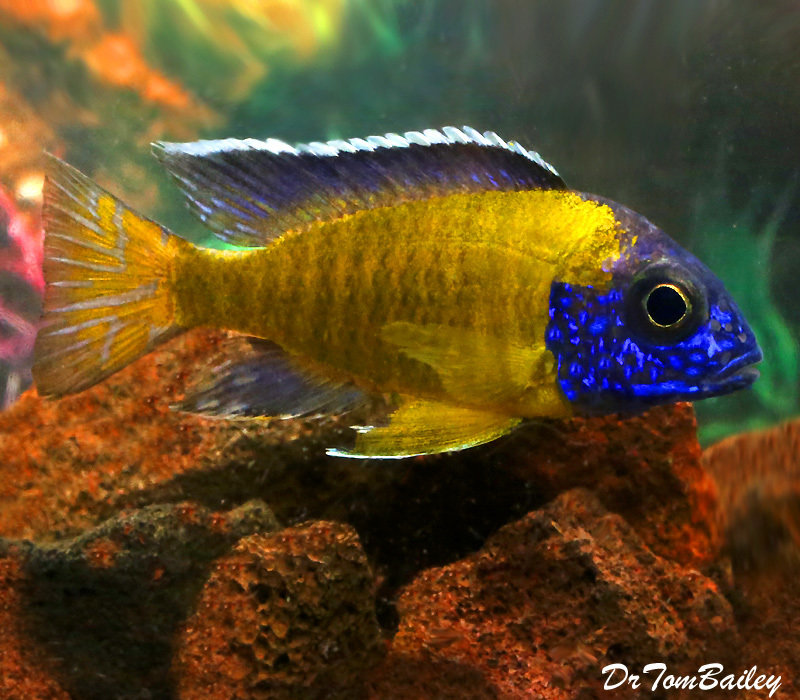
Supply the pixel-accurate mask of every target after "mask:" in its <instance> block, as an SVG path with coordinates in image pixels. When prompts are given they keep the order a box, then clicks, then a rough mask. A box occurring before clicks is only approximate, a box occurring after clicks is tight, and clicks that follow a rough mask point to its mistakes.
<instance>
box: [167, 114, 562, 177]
mask: <svg viewBox="0 0 800 700" xmlns="http://www.w3.org/2000/svg"><path fill="white" fill-rule="evenodd" d="M457 143H462V144H468V143H472V144H476V145H478V146H484V147H486V148H502V149H504V150H506V151H511V152H513V153H517V154H519V155H521V156H524V157H525V158H527V159H528V160H531V161H533V162H534V163H536V164H537V165H539V166H541V167H543V168H546V169H547V170H549V171H550V172H551V173H553V175H556V176H558V171H557V170H556V169H555V168H554V167H553V166H552V165H550V163H548V162H547V161H546V160H544V158H542V157H541V156H540V155H539V154H538V153H537V152H536V151H532V150H528V149H526V148H524V147H523V146H521V145H520V144H519V143H518V142H517V141H504V140H503V139H502V138H500V137H499V136H498V135H497V134H496V133H495V132H494V131H484V132H483V133H480V132H479V131H478V130H477V129H473V128H472V127H471V126H463V127H462V128H461V129H458V128H456V127H454V126H444V127H442V128H441V129H438V130H437V129H425V130H424V131H406V132H405V133H403V134H396V133H388V134H384V135H383V136H368V137H367V138H365V139H364V138H352V139H347V140H344V139H334V140H332V141H325V142H322V141H312V142H311V143H299V144H297V145H295V146H291V145H290V144H288V143H286V142H285V141H281V140H279V139H272V138H270V139H266V140H263V141H262V140H259V139H234V138H227V139H213V140H201V141H193V142H190V143H168V142H159V143H158V146H159V148H162V149H163V150H164V152H165V153H168V154H175V153H180V154H184V155H190V156H207V155H211V154H213V153H218V152H221V151H233V150H258V151H269V152H270V153H273V154H275V155H280V154H283V153H287V154H289V155H299V154H301V153H310V154H312V155H315V156H320V157H333V156H337V155H339V154H340V153H355V152H356V151H374V150H375V149H376V148H408V147H409V146H411V145H412V144H413V145H417V146H431V145H433V144H457Z"/></svg>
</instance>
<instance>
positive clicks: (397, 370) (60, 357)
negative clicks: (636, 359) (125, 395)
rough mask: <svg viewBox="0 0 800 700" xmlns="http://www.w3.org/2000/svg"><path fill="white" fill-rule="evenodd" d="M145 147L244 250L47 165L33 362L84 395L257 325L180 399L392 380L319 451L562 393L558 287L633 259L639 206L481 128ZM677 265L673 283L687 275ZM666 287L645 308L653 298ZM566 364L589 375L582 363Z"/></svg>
mask: <svg viewBox="0 0 800 700" xmlns="http://www.w3.org/2000/svg"><path fill="white" fill-rule="evenodd" d="M397 154H399V155H397ZM157 155H158V156H159V157H160V158H161V159H162V160H163V161H164V162H165V164H166V166H167V168H168V169H169V170H170V171H171V172H172V174H173V175H174V176H175V177H176V179H177V180H178V182H179V184H180V185H181V186H182V188H183V189H184V192H185V193H186V194H187V197H188V198H189V203H190V206H191V207H192V208H193V210H194V211H195V212H196V213H198V214H199V215H200V216H201V218H202V219H203V220H204V221H205V222H206V223H207V224H208V225H209V226H210V227H211V228H212V229H213V230H214V231H215V232H216V233H218V234H219V235H220V236H221V237H222V238H224V239H226V240H228V241H231V242H233V243H238V244H240V245H245V246H247V248H246V249H244V250H225V251H220V250H215V249H208V248H200V247H197V246H194V245H192V244H191V243H189V242H187V241H185V240H184V239H181V238H179V237H177V236H175V235H173V234H171V233H170V232H169V231H167V230H166V229H165V228H163V227H161V226H159V225H158V224H156V223H154V222H151V221H149V220H147V219H145V218H143V217H141V216H139V215H138V214H136V213H134V212H132V211H131V210H129V209H128V208H127V207H125V205H124V204H122V203H121V202H120V201H119V200H117V199H115V198H114V197H113V196H112V195H110V194H108V193H107V192H104V191H102V190H101V189H99V188H98V187H97V186H96V185H95V184H94V183H92V182H91V181H90V180H89V179H88V178H86V177H85V176H83V175H81V174H80V173H78V172H77V171H75V170H74V169H72V168H70V167H69V166H67V165H66V164H64V163H62V162H60V161H55V162H54V164H53V168H52V172H51V174H50V175H49V176H48V180H47V187H46V199H45V225H46V250H45V270H44V272H45V278H46V281H47V291H46V299H45V324H44V327H43V330H42V331H41V332H40V334H39V337H38V339H37V347H36V363H35V366H34V375H35V379H36V382H37V386H38V389H39V391H40V392H41V393H43V394H50V395H61V394H65V393H70V392H75V391H81V390H83V389H85V388H87V387H88V386H91V385H92V384H94V383H96V382H98V381H100V380H101V379H103V378H104V377H106V376H108V375H109V374H111V373H113V372H115V371H117V370H118V369H120V368H122V367H124V366H125V365H127V364H128V363H129V362H131V361H133V360H134V359H136V358H137V357H139V356H141V355H142V354H145V353H147V352H149V351H150V350H151V349H152V348H154V347H155V346H156V345H158V344H159V343H160V342H162V341H164V340H166V339H167V338H169V337H172V336H173V335H175V334H176V333H179V332H181V331H183V330H186V329H189V328H192V327H196V326H211V327H218V328H225V329H229V330H233V331H237V332H239V333H242V334H245V335H246V336H249V337H251V338H252V339H253V341H252V343H251V344H250V349H249V351H248V352H246V353H238V354H237V355H236V356H233V357H231V358H230V360H229V362H228V364H227V365H226V367H225V370H224V371H223V372H221V373H220V374H218V376H216V377H215V378H214V379H213V381H211V382H208V383H206V385H205V386H204V387H201V389H200V390H199V391H198V392H196V393H195V395H194V396H191V397H189V398H188V399H187V400H186V402H185V404H184V408H186V409H187V410H193V411H197V412H201V413H206V414H211V415H221V416H260V415H266V416H279V417H288V416H296V415H306V414H319V413H331V412H340V411H342V410H345V409H347V408H349V407H350V406H352V405H353V404H354V403H357V402H358V401H359V399H360V398H361V397H362V396H363V395H365V394H372V393H386V392H392V393H393V394H395V395H396V396H398V397H399V404H400V405H399V408H398V409H397V410H396V411H395V412H394V413H393V414H392V417H391V421H390V423H389V425H388V426H384V427H367V428H359V429H358V430H359V431H360V432H359V434H358V436H357V440H356V445H355V447H354V449H353V450H351V451H349V452H347V451H339V450H331V453H333V454H339V455H346V456H366V457H404V456H409V455H416V454H426V453H433V452H442V451H450V450H456V449H462V448H465V447H469V446H472V445H476V444H480V443H482V442H486V441H488V440H492V439H494V438H496V437H498V436H500V435H502V434H504V433H506V432H508V431H510V430H511V429H513V427H514V426H515V425H517V424H518V423H519V422H520V420H521V419H523V418H528V417H533V416H550V417H563V416H568V415H571V414H572V413H573V412H574V411H575V410H576V408H577V409H580V407H581V400H582V399H583V403H584V404H585V403H586V400H585V397H583V396H581V397H578V396H577V394H578V393H579V392H576V391H575V390H574V389H572V388H571V387H572V384H570V383H569V382H570V381H571V380H570V378H569V377H570V372H571V373H572V375H575V368H574V366H573V365H574V362H570V363H569V366H566V364H565V363H566V358H567V357H568V351H574V349H575V348H576V347H578V346H579V345H580V342H584V344H585V341H584V340H583V339H582V338H580V339H579V340H580V342H575V339H574V338H570V339H569V340H568V341H565V342H561V341H559V339H558V338H556V336H558V335H559V334H561V335H563V333H562V332H561V330H560V328H561V327H563V329H564V331H565V332H566V333H567V334H569V333H570V330H569V329H571V328H572V327H573V326H576V325H579V322H578V321H577V320H576V321H575V322H573V321H571V320H570V319H571V316H569V314H570V313H571V311H569V310H568V309H571V308H572V301H573V300H574V299H575V298H576V296H575V295H576V294H578V295H579V296H580V295H581V294H583V295H585V292H574V293H573V290H592V292H596V293H597V294H602V293H606V294H608V293H609V292H610V290H612V289H613V288H614V284H615V279H616V278H619V277H620V276H622V277H625V275H628V277H630V279H627V278H625V279H624V280H623V282H624V284H625V285H626V286H628V285H630V284H632V280H633V279H634V277H635V276H636V274H639V272H640V270H639V268H640V267H641V265H640V263H641V262H642V261H640V260H639V256H636V255H634V254H632V252H631V251H634V250H635V249H636V244H637V237H638V231H639V228H642V226H643V224H641V225H640V222H639V221H638V220H632V221H633V224H635V225H631V221H629V220H628V219H630V218H631V215H632V212H629V210H625V209H624V208H622V207H619V208H617V211H615V208H614V203H608V202H605V201H603V200H600V199H598V198H589V197H588V196H586V195H582V194H580V193H576V192H573V191H570V190H567V189H566V188H565V187H564V186H563V183H562V182H561V181H560V178H558V176H557V175H556V174H555V171H554V170H553V169H552V168H551V167H550V166H548V165H547V164H546V163H544V162H543V161H541V159H540V158H539V156H538V155H537V154H535V153H532V152H528V151H525V150H524V149H522V148H521V147H519V146H517V145H516V144H513V143H511V144H507V143H505V142H503V141H502V140H501V139H499V137H496V135H494V134H489V133H487V134H486V135H480V134H477V132H474V131H472V130H469V129H467V128H465V129H464V130H463V131H461V130H453V129H450V130H449V131H448V130H444V131H443V132H435V131H430V130H429V131H427V132H423V133H419V132H410V133H409V134H406V135H404V136H403V137H399V136H397V135H391V134H390V135H387V136H386V137H373V140H372V141H369V140H367V141H362V140H360V139H353V140H351V141H349V142H345V141H340V142H330V143H328V144H311V145H309V146H305V147H299V148H298V149H294V148H292V147H289V146H287V145H286V144H283V143H282V142H277V141H274V140H270V141H266V142H255V141H246V142H242V141H233V140H227V141H221V142H199V143H197V144H185V145H182V144H163V145H158V146H157ZM443 161H444V162H445V165H442V163H443ZM331 164H335V167H334V168H332V167H331ZM476 173H477V176H476ZM398 183H399V184H398ZM620 219H622V220H623V221H621V220H620ZM642 221H644V222H645V223H647V224H648V225H649V222H646V220H644V219H642ZM650 226H652V225H650ZM646 238H647V239H648V241H650V246H649V248H648V247H646V246H645V247H644V248H643V250H645V249H646V252H647V254H648V256H649V257H647V259H646V260H644V263H646V265H645V267H647V265H652V263H653V261H654V260H656V259H658V260H661V258H662V257H663V256H664V248H665V246H667V247H669V246H670V245H671V246H673V247H674V248H676V250H678V253H677V254H672V256H671V257H672V258H675V259H677V258H681V253H684V254H685V251H680V250H679V249H677V247H676V246H674V244H672V243H671V241H669V239H666V237H665V236H664V237H663V238H664V239H666V240H667V241H668V243H664V242H663V241H661V239H660V238H658V236H653V235H652V234H649V235H647V236H646ZM651 249H653V250H655V251H656V252H657V253H658V255H654V253H653V250H651ZM667 252H668V253H669V252H670V251H667ZM685 255H688V254H685ZM628 268H630V269H628ZM688 269H689V270H690V271H689V272H688V273H687V274H689V275H690V277H691V276H692V275H694V276H693V277H691V279H689V280H688V281H686V285H687V288H688V285H689V284H690V283H692V284H694V285H695V286H696V283H695V282H694V280H695V278H696V277H697V273H696V272H692V271H691V266H689V268H688ZM709 274H710V273H709ZM615 275H616V278H615ZM617 281H619V280H617ZM665 284H666V283H662V287H665ZM670 284H671V281H670ZM645 286H646V285H645ZM673 286H674V285H673ZM712 286H713V285H712ZM662 287H659V288H658V289H661V288H662ZM564 289H567V290H569V294H568V295H567V297H566V299H567V301H568V302H569V304H564V303H563V299H562V298H561V297H559V299H561V301H560V302H559V306H558V309H554V307H553V303H554V302H553V300H554V298H555V297H556V296H558V294H557V293H556V292H557V291H558V290H564ZM648 289H649V288H648ZM654 289H655V288H654ZM679 290H680V288H679ZM645 291H647V290H645ZM648 293H649V296H648V300H647V302H646V304H648V303H650V302H649V300H650V299H651V298H652V297H653V291H652V290H650V291H649V292H648ZM658 294H659V295H660V296H663V295H665V294H666V295H667V296H668V293H667V292H664V291H663V290H662V291H659V292H658ZM582 299H583V296H581V300H582ZM669 301H670V300H669V299H667V302H665V303H660V305H659V306H658V307H656V306H655V303H654V313H655V311H658V312H659V314H661V316H664V315H665V314H667V315H668V312H670V310H671V307H669V303H668V302H669ZM672 302H673V304H674V302H675V300H674V299H672ZM581 304H583V302H582V301H581V303H580V304H578V305H579V306H580V305H581ZM706 306H708V304H706ZM661 307H663V308H661ZM586 308H589V306H586ZM726 308H729V305H728V307H726ZM565 309H566V310H565ZM560 313H563V314H566V315H564V316H563V318H562V317H560V316H559V314H560ZM586 313H587V312H586V310H585V308H582V309H581V310H579V311H577V314H578V315H577V316H576V319H582V318H583V316H584V315H586ZM644 313H645V315H647V314H649V313H650V311H649V310H648V308H647V306H646V305H645V311H644ZM703 313H706V314H711V311H710V310H706V311H705V312H703ZM604 314H605V312H604ZM607 315H608V314H605V315H603V314H599V315H598V314H597V313H593V314H592V318H591V319H589V317H588V316H586V318H585V319H584V320H583V321H581V323H583V324H584V325H586V326H587V328H588V327H589V326H588V325H587V324H588V323H589V321H591V322H592V323H593V324H594V325H591V328H600V327H601V326H604V323H605V326H604V328H603V330H602V332H601V333H599V335H600V337H601V340H600V343H601V346H602V345H603V343H602V337H603V335H604V334H605V333H606V330H607V329H608V326H609V324H608V323H606V322H605V321H604V319H606V316H607ZM661 316H659V317H658V319H657V320H659V321H663V320H665V318H661ZM635 320H636V319H635V318H632V319H631V324H632V325H633V324H634V322H635ZM666 320H670V319H668V318H667V319H666ZM710 320H711V318H710V315H709V316H708V318H705V319H701V321H705V322H706V325H707V324H708V322H710ZM606 321H607V319H606ZM682 322H683V321H682ZM559 323H561V326H559ZM612 325H615V326H616V327H618V326H620V324H619V323H617V322H615V324H612ZM621 325H622V326H623V331H624V332H626V329H625V327H624V324H621ZM655 325H657V326H658V327H659V329H661V328H663V327H664V324H661V323H657V324H655ZM740 325H741V324H740ZM737 328H739V326H737ZM667 330H669V328H668V325H667ZM613 332H614V333H616V335H614V336H613V338H612V337H611V336H609V338H608V340H609V341H611V340H615V339H618V337H619V332H618V331H613ZM741 333H744V334H745V335H746V333H747V331H746V330H742V331H741ZM588 335H590V334H588V333H587V337H588ZM751 335H752V334H751ZM256 339H259V340H256ZM266 341H268V342H266ZM681 342H683V343H684V344H685V343H686V340H685V339H682V341H681ZM753 343H754V341H753ZM642 344H643V343H642V341H641V340H640V341H639V345H638V346H637V348H638V349H639V350H640V351H641V347H640V346H641V345H642ZM742 344H743V345H746V343H744V341H742ZM562 345H565V346H567V348H568V350H564V349H560V348H562ZM755 347H756V350H757V346H755ZM626 352H630V349H628V350H627V351H626ZM748 352H750V355H749V356H748V359H749V361H750V362H752V361H754V359H756V358H755V357H754V355H753V352H752V351H751V350H748ZM589 354H592V355H593V354H594V352H591V353H589ZM640 354H641V353H640ZM740 354H747V353H746V352H744V351H743V352H742V353H740ZM606 359H607V358H606ZM615 359H619V358H615ZM654 359H657V358H654ZM663 364H664V363H663V362H662V365H663ZM672 364H675V361H674V360H672ZM747 364H749V362H748V363H747ZM589 365H591V362H590V363H589ZM598 366H599V365H598ZM579 369H581V371H583V372H585V373H589V372H592V374H591V377H592V381H595V382H596V383H598V386H600V381H601V380H600V378H599V374H597V373H599V370H598V371H597V373H595V371H594V370H593V369H592V367H591V366H584V365H583V364H582V365H581V367H580V368H579ZM643 371H644V370H643ZM595 374H597V377H598V378H595ZM562 375H564V376H562ZM609 376H610V375H609ZM573 379H574V376H573ZM749 381H751V379H750V380H749ZM581 382H582V384H580V385H579V386H581V387H583V386H584V385H585V386H586V387H588V386H589V385H588V384H587V381H586V378H585V377H584V378H582V379H581ZM606 383H607V384H608V387H607V388H608V389H609V390H612V391H613V387H611V382H610V381H607V382H606ZM673 383H674V382H673ZM739 383H740V384H741V380H740V382H739ZM662 384H663V382H662ZM722 384H725V382H722ZM659 386H660V384H659ZM737 386H738V385H737ZM724 390H726V388H725V387H723V388H717V390H716V393H722V391H724ZM573 393H574V394H576V395H575V396H573V395H572V394H573ZM584 393H586V392H584ZM600 393H602V392H600ZM617 393H618V394H619V391H618V392H617ZM644 393H645V394H646V393H647V391H645V392H644ZM673 393H674V392H673ZM622 394H623V396H624V388H623V392H622ZM576 398H577V399H579V400H576ZM631 398H633V396H632V397H631ZM658 398H659V399H660V398H661V396H660V395H659V397H658ZM670 398H672V396H671V395H670V396H669V397H668V399H667V400H669V399H670ZM592 400H595V399H592ZM595 402H596V401H595ZM631 403H634V402H631ZM612 408H617V406H612Z"/></svg>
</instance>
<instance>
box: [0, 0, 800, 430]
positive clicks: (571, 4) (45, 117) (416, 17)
mask: <svg viewBox="0 0 800 700" xmlns="http://www.w3.org/2000/svg"><path fill="white" fill-rule="evenodd" d="M798 114H800V6H798V4H797V3H796V2H789V1H788V0H784V1H771V2H758V3H754V2H749V3H743V2H740V1H738V0H728V1H725V0H671V1H670V2H656V1H655V0H653V1H644V0H637V1H634V0H620V1H609V0H571V1H563V0H559V1H557V2H556V1H555V0H553V1H542V2H537V1H534V0H30V1H28V2H19V1H18V0H0V187H1V188H2V192H0V194H2V195H3V196H2V197H0V203H3V202H5V205H4V207H3V214H2V216H0V227H2V228H3V229H4V231H3V233H4V236H3V239H2V240H3V242H4V244H5V245H4V255H3V257H2V265H3V270H4V271H6V272H4V276H3V278H2V279H3V285H2V287H1V288H0V294H2V297H3V309H4V311H3V312H2V314H0V330H2V339H3V340H4V341H9V342H3V343H2V344H0V356H2V359H0V369H1V370H2V371H0V381H4V382H12V384H11V389H12V391H9V392H6V393H7V394H8V397H7V398H8V400H10V398H11V397H13V396H12V395H13V394H16V393H17V390H18V389H22V388H24V386H25V385H26V383H27V382H29V381H30V379H29V375H28V374H27V370H26V368H27V366H28V365H27V363H28V362H29V355H30V347H31V343H30V336H31V333H32V332H33V331H32V328H33V326H32V323H33V322H34V320H35V316H36V304H35V303H31V295H33V298H35V295H36V294H37V293H40V288H41V280H40V276H39V277H37V273H36V270H35V269H33V268H32V266H33V267H35V265H36V264H37V262H36V260H37V258H36V254H35V250H36V248H37V246H40V230H39V226H38V222H37V217H38V210H39V206H40V200H41V184H42V178H43V168H44V155H43V152H44V151H45V150H46V151H50V152H52V153H55V154H57V155H59V156H60V157H62V158H65V159H66V160H68V161H69V162H71V163H73V164H74V165H76V166H77V167H79V168H81V169H82V170H84V171H86V172H87V173H89V174H91V175H92V176H93V177H95V178H97V179H98V180H99V181H100V182H101V183H102V184H103V185H104V186H106V187H107V188H109V189H111V190H112V191H114V192H115V193H117V194H119V195H121V196H122V197H123V198H125V199H126V200H128V201H129V202H130V203H131V204H132V205H134V206H135V207H136V208H139V209H141V210H143V211H144V212H147V213H148V214H149V215H150V216H152V217H154V218H157V219H159V220H163V221H164V223H166V224H168V225H170V226H171V227H173V228H174V229H175V230H177V231H178V232H180V233H181V234H183V235H186V236H188V237H191V238H193V239H195V240H201V241H204V242H208V243H212V244H214V245H216V243H214V242H213V241H210V240H209V239H208V234H207V232H205V231H204V230H203V229H202V228H201V227H200V226H199V225H198V224H197V222H195V221H194V220H192V219H191V218H190V217H189V215H188V213H187V212H186V211H185V209H184V207H183V203H182V199H181V197H180V196H179V193H178V192H177V190H176V189H175V188H174V187H172V186H171V184H170V183H169V182H168V178H167V177H166V175H165V174H164V173H163V172H161V171H160V169H159V167H158V165H157V164H156V163H155V161H154V159H152V157H151V156H150V154H149V146H148V144H149V142H150V141H154V140H192V139H196V138H215V137H223V136H236V137H277V138H281V139H284V140H287V141H290V142H293V141H309V140H324V139H333V138H343V137H351V136H364V135H367V134H373V133H385V132H388V131H406V130H411V129H423V128H427V127H438V126H441V125H445V124H455V125H459V126H460V125H462V124H469V125H471V126H474V127H476V128H478V129H481V130H484V129H492V130H495V131H497V132H498V133H500V135H502V136H504V137H505V138H515V139H517V140H519V141H521V142H522V144H523V145H525V146H527V147H530V148H534V149H536V150H538V151H540V153H541V154H542V155H543V157H544V158H546V159H547V160H549V161H550V162H552V163H553V164H554V165H555V166H556V167H557V168H558V170H559V171H560V173H561V174H562V175H563V176H564V179H565V180H566V181H567V183H568V184H569V185H570V186H571V187H574V188H576V189H579V190H584V191H590V192H595V193H599V194H602V195H604V196H607V197H610V198H612V199H615V200H618V201H620V202H623V203H624V204H626V205H628V206H630V207H631V208H633V209H635V210H637V211H639V212H641V213H643V214H645V215H646V216H648V217H649V218H650V219H652V220H653V221H654V222H656V223H657V224H659V225H660V226H662V227H663V228H664V229H665V230H666V231H667V232H668V233H669V234H670V235H671V236H673V237H674V238H675V239H676V240H678V241H679V242H681V243H682V244H684V245H686V246H687V247H688V248H690V249H691V250H692V251H693V252H695V253H697V254H699V255H700V256H701V257H702V258H703V259H704V261H705V262H706V263H707V264H708V265H709V266H710V267H711V268H712V269H713V270H715V272H717V273H718V274H719V275H720V277H722V279H723V280H724V281H725V283H726V284H727V285H728V287H729V289H730V290H731V292H732V293H733V296H734V297H735V298H736V299H737V301H738V302H739V304H740V306H741V307H742V309H743V311H744V313H745V315H746V316H747V318H748V319H749V320H750V322H751V325H752V326H753V328H754V330H755V332H756V335H757V336H758V338H759V340H760V342H761V345H762V347H763V349H764V352H765V360H764V362H763V364H762V377H761V379H760V380H759V381H758V382H757V383H756V385H755V387H754V389H753V390H752V391H749V392H744V393H740V394H737V395H734V396H729V397H723V398H720V399H714V400H709V401H705V402H702V403H700V404H698V405H697V410H698V414H699V420H700V426H701V437H702V439H703V441H704V442H706V443H708V442H712V441H715V440H717V439H719V438H720V437H722V436H724V435H726V434H729V433H732V432H738V431H742V430H745V429H750V428H755V427H761V426H765V425H768V424H771V423H774V422H777V421H779V420H781V419H783V418H785V417H788V416H791V415H795V414H797V413H798V342H797V339H798V334H799V333H800V305H798V304H797V303H796V298H797V291H796V288H795V287H796V280H797V273H796V271H797V270H798V269H799V268H800V240H798V222H800V177H799V175H798V174H799V173H800V164H798V153H800V129H798V127H797V124H798ZM12 233H13V235H11V234H12ZM20 261H23V262H20ZM25 265H27V268H25V267H24V266H25ZM26 270H27V271H26ZM6 273H7V274H6ZM20 298H24V299H25V304H24V305H22V306H20V305H19V303H18V300H19V299H20ZM20 338H22V340H19V339H20ZM11 341H14V342H11Z"/></svg>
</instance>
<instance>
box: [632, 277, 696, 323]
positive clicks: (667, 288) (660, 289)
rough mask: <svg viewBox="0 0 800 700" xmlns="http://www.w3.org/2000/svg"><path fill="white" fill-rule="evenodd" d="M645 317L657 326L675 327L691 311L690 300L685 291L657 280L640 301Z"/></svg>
mask: <svg viewBox="0 0 800 700" xmlns="http://www.w3.org/2000/svg"><path fill="white" fill-rule="evenodd" d="M642 303H643V305H644V310H645V313H646V314H647V318H648V319H649V320H650V323H652V324H653V325H654V326H658V327H659V328H675V327H676V326H679V325H680V324H681V323H683V322H684V321H685V320H686V319H687V318H688V317H689V315H690V314H691V312H692V302H691V301H690V299H689V297H688V295H687V294H686V292H684V291H683V289H681V288H680V287H679V286H677V285H675V284H671V283H669V282H659V283H658V284H656V285H655V286H654V287H653V288H652V289H651V290H650V291H649V292H648V293H647V295H646V296H645V298H644V299H643V301H642Z"/></svg>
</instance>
